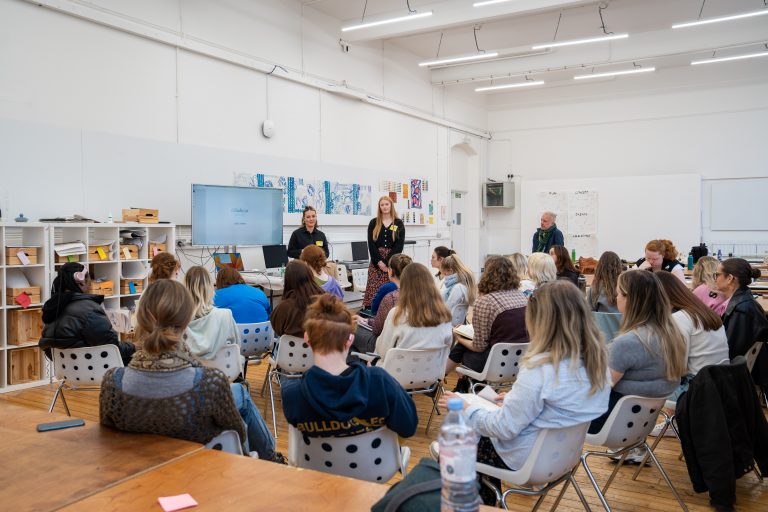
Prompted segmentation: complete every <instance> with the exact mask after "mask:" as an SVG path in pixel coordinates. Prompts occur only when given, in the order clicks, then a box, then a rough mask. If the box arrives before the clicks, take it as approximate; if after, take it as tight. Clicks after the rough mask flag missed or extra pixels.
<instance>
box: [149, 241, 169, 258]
mask: <svg viewBox="0 0 768 512" xmlns="http://www.w3.org/2000/svg"><path fill="white" fill-rule="evenodd" d="M167 247H168V246H167V245H165V244H155V243H150V244H149V259H152V258H154V257H155V256H156V255H157V254H158V253H161V252H165V251H166V250H167Z"/></svg>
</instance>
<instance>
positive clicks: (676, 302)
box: [656, 272, 723, 331]
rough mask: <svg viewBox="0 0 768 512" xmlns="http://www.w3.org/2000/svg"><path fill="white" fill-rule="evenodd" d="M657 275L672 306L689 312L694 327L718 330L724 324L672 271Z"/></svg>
mask: <svg viewBox="0 0 768 512" xmlns="http://www.w3.org/2000/svg"><path fill="white" fill-rule="evenodd" d="M656 277H658V278H659V282H661V286H662V287H663V288H664V291H665V292H666V294H667V297H668V298H669V303H670V304H671V305H672V308H673V309H680V310H683V311H685V312H686V313H688V314H689V315H690V317H691V320H693V325H694V327H696V328H697V329H699V328H701V327H704V330H705V331H716V330H718V329H719V328H720V327H722V326H723V321H722V320H720V317H719V316H717V313H715V312H714V311H712V310H711V309H709V308H708V307H707V306H706V305H705V304H704V303H703V302H701V300H699V298H698V297H696V296H695V295H694V294H693V292H692V291H691V290H689V289H688V287H687V286H685V285H684V284H683V282H682V281H680V279H678V278H677V277H676V276H673V275H672V274H671V273H670V272H658V275H657V276H656Z"/></svg>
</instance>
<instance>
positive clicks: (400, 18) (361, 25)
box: [341, 11, 432, 32]
mask: <svg viewBox="0 0 768 512" xmlns="http://www.w3.org/2000/svg"><path fill="white" fill-rule="evenodd" d="M429 16H432V11H424V12H419V13H416V14H409V15H407V16H398V17H397V18H387V19H385V20H379V21H370V22H367V23H359V24H357V25H349V26H347V27H342V28H341V31H342V32H351V31H352V30H360V29H363V28H371V27H379V26H381V25H389V24H390V23H399V22H401V21H413V20H418V19H421V18H427V17H429Z"/></svg>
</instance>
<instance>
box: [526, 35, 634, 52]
mask: <svg viewBox="0 0 768 512" xmlns="http://www.w3.org/2000/svg"><path fill="white" fill-rule="evenodd" d="M628 37H629V34H614V35H610V36H601V37H590V38H588V39H573V40H571V41H552V42H551V43H542V44H537V45H536V46H531V48H532V49H533V50H541V49H542V48H557V47H558V46H573V45H576V44H588V43H601V42H603V41H613V40H614V39H626V38H628Z"/></svg>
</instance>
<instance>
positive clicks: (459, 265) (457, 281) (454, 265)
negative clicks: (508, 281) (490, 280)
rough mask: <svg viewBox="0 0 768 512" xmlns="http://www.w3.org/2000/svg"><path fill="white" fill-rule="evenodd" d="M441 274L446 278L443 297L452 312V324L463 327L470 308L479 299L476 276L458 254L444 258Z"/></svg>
mask: <svg viewBox="0 0 768 512" xmlns="http://www.w3.org/2000/svg"><path fill="white" fill-rule="evenodd" d="M440 273H441V274H442V275H443V276H445V278H444V279H443V283H444V287H443V289H442V290H441V295H442V297H443V300H444V301H445V304H446V305H447V306H448V309H450V310H451V317H452V318H453V319H452V320H451V323H452V324H453V325H462V324H463V323H464V322H466V321H467V310H468V309H469V306H471V305H472V304H474V303H475V298H476V297H477V289H476V285H475V275H474V273H473V272H472V271H471V270H470V269H469V268H468V267H467V266H466V265H465V264H464V262H463V261H461V259H460V258H459V256H458V255H457V254H453V255H451V256H448V257H446V258H443V261H442V262H441V264H440Z"/></svg>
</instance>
